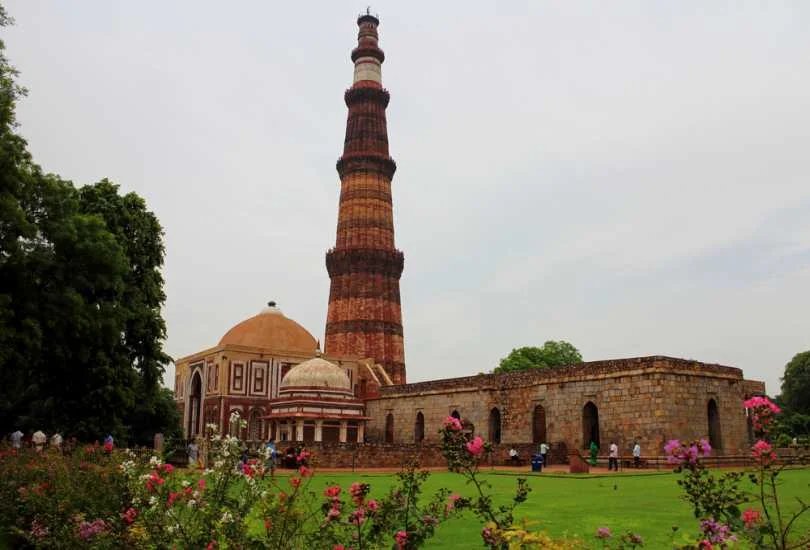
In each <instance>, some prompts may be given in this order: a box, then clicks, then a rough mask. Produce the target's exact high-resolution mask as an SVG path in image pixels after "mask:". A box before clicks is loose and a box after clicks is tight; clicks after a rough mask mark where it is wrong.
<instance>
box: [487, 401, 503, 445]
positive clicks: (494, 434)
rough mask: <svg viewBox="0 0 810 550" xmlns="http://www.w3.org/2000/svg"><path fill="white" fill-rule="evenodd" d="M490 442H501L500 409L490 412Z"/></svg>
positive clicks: (496, 408) (495, 408)
mask: <svg viewBox="0 0 810 550" xmlns="http://www.w3.org/2000/svg"><path fill="white" fill-rule="evenodd" d="M489 440H490V441H491V442H492V443H500V442H501V411H499V410H498V407H494V408H493V409H492V410H491V411H489Z"/></svg>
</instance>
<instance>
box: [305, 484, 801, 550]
mask: <svg viewBox="0 0 810 550" xmlns="http://www.w3.org/2000/svg"><path fill="white" fill-rule="evenodd" d="M482 477H483V479H486V480H487V481H488V482H489V483H490V484H491V485H492V492H493V495H494V498H495V504H496V505H497V504H502V503H506V502H508V501H509V499H510V498H511V496H512V495H513V494H514V487H515V483H516V478H517V475H516V474H511V473H499V472H494V473H485V474H483V476H482ZM678 477H679V476H678V475H676V474H671V473H663V474H660V473H641V474H613V475H604V476H571V475H556V476H555V475H553V474H552V475H549V474H542V475H531V474H528V479H529V486H530V487H531V489H532V492H531V493H530V494H529V499H528V501H527V502H525V503H523V504H522V505H520V506H519V507H518V509H517V514H516V518H523V517H525V518H527V519H528V520H530V521H533V522H537V523H536V525H535V527H536V528H538V529H541V528H542V529H545V530H547V531H548V532H549V533H550V534H552V535H555V536H563V535H567V536H579V537H581V538H583V539H585V540H588V541H590V540H593V534H594V532H595V531H596V529H597V527H602V526H607V527H610V528H611V530H612V531H613V532H614V533H622V532H625V531H628V530H629V531H633V532H636V533H639V534H641V535H642V536H643V537H644V540H645V543H646V544H645V546H646V547H647V548H671V547H672V537H673V530H672V526H673V525H676V526H679V527H680V530H679V532H678V533H677V534H676V535H675V537H676V539H675V540H676V541H680V540H681V537H682V536H683V535H684V534H689V535H696V534H697V522H696V520H695V518H694V517H693V515H692V510H691V507H690V506H689V504H688V503H687V502H685V501H684V500H683V499H681V498H680V496H681V494H682V491H681V489H680V487H679V486H678V485H677V483H676V481H677V479H678ZM780 479H781V480H782V482H781V483H782V485H781V487H780V502H781V504H782V510H783V513H790V512H791V511H792V510H795V509H796V506H797V504H796V497H806V496H807V495H810V470H808V469H804V470H788V471H785V472H783V474H782V476H780ZM353 481H360V482H364V483H369V484H370V485H371V487H372V496H380V495H382V494H384V493H385V492H387V491H388V489H389V488H390V487H391V486H392V485H393V484H394V482H395V478H394V476H393V475H390V474H376V473H374V474H372V473H368V474H364V473H362V472H357V473H324V474H317V475H316V476H315V478H314V479H313V481H312V485H311V486H310V489H311V490H314V491H316V492H317V493H320V492H322V491H323V488H324V487H325V486H326V485H330V484H339V485H340V486H342V487H344V488H348V485H350V484H351V482H353ZM744 483H745V487H746V488H753V485H751V484H750V483H749V482H747V481H745V482H744ZM441 487H447V488H448V489H450V490H451V491H453V492H455V493H458V494H460V495H464V496H466V495H472V494H473V491H474V488H473V487H471V486H467V485H465V483H464V480H463V479H462V478H461V476H459V475H455V474H450V473H446V472H442V473H434V474H432V475H431V476H430V478H429V479H428V481H427V483H426V484H425V486H424V493H423V494H432V493H433V492H434V491H436V490H437V489H439V488H441ZM755 507H757V508H758V507H759V506H755ZM481 527H482V525H481V523H480V522H479V521H478V520H477V519H476V518H475V517H473V516H472V514H471V513H467V514H465V515H464V516H462V517H459V518H455V519H453V520H450V521H448V522H446V523H444V524H442V525H441V526H440V527H439V529H438V530H437V532H436V536H435V537H434V538H433V539H432V540H431V541H430V543H429V544H428V545H427V547H428V548H478V547H480V546H481V538H480V532H481ZM799 527H800V528H801V530H800V531H799V532H803V531H806V530H808V529H810V517H804V518H803V521H802V522H801V525H800V526H799ZM802 530H803V531H802Z"/></svg>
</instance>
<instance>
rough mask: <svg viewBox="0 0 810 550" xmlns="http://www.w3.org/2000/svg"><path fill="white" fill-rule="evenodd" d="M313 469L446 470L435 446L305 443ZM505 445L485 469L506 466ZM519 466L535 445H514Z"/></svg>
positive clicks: (559, 460)
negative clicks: (416, 466)
mask: <svg viewBox="0 0 810 550" xmlns="http://www.w3.org/2000/svg"><path fill="white" fill-rule="evenodd" d="M286 444H287V442H279V447H278V449H279V452H280V453H282V454H283V453H284V450H285V445H286ZM306 448H307V450H308V451H310V452H311V453H312V456H313V463H312V464H313V465H314V466H315V467H317V468H352V467H354V468H358V469H359V468H403V467H405V466H406V465H408V463H410V462H411V461H413V460H414V459H416V460H418V462H419V465H420V466H421V467H424V468H432V467H446V466H447V462H446V461H445V460H444V457H443V456H442V452H441V445H440V444H438V443H424V444H422V445H416V444H407V443H393V444H387V443H308V444H307V446H306ZM509 448H510V446H509V445H505V444H502V445H494V446H493V450H492V453H491V454H490V456H489V457H488V460H487V461H486V462H485V464H486V465H495V466H502V465H506V464H508V463H509ZM515 449H516V450H517V451H518V453H519V456H520V458H521V459H522V460H523V465H524V466H526V467H527V468H528V466H529V459H530V458H531V455H532V454H534V453H536V452H537V445H534V444H522V445H516V446H515ZM567 460H568V457H567V456H566V455H564V454H562V455H557V454H553V455H552V457H551V460H550V462H551V463H552V464H563V463H566V462H567Z"/></svg>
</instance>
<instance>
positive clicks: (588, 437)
mask: <svg viewBox="0 0 810 550" xmlns="http://www.w3.org/2000/svg"><path fill="white" fill-rule="evenodd" d="M357 25H358V26H359V28H360V32H359V34H358V40H357V47H356V48H354V50H352V55H351V59H352V61H353V62H354V79H353V83H352V86H351V88H349V89H348V90H347V91H346V93H345V95H344V99H345V102H346V106H347V107H348V109H349V115H348V121H347V123H346V138H345V141H344V145H343V155H342V156H341V157H340V159H339V160H338V162H337V171H338V174H339V176H340V185H341V190H340V205H339V208H338V222H337V237H336V239H335V246H334V248H332V249H331V250H329V251H328V252H327V253H326V268H327V271H328V273H329V278H330V282H331V287H330V292H329V306H328V313H327V320H326V341H325V349H324V354H323V355H321V353H320V351H317V349H316V348H317V347H318V343H317V340H316V339H315V337H314V336H312V334H311V333H310V332H309V331H308V330H307V329H305V328H304V327H302V326H301V325H299V324H298V323H296V322H295V321H294V320H292V319H290V318H288V317H286V316H285V315H284V314H283V313H282V311H281V309H279V308H278V307H277V306H276V303H275V302H270V303H268V305H267V307H265V308H263V309H262V310H261V311H260V312H259V313H258V314H257V315H255V316H253V317H250V318H248V319H246V320H244V321H242V322H240V323H238V324H237V325H235V326H234V327H232V328H231V329H230V330H228V331H227V332H226V333H225V334H224V336H223V337H222V338H221V339H220V341H219V343H218V344H217V345H215V346H213V347H210V348H207V349H204V350H202V351H199V352H197V353H194V354H192V355H189V356H186V357H182V358H179V359H177V361H176V377H175V398H176V401H177V406H178V408H179V409H180V411H181V413H182V415H183V429H184V431H185V433H186V436H187V437H195V436H197V435H199V434H201V433H203V430H204V426H205V424H206V423H213V424H216V425H218V426H219V428H220V429H221V430H222V431H225V432H230V433H231V434H232V435H235V436H238V437H240V438H243V439H246V440H249V441H251V442H252V443H251V444H253V445H256V444H258V443H259V442H261V441H263V440H267V439H271V438H272V439H276V440H278V441H280V442H285V441H288V442H290V443H289V444H288V445H293V444H294V443H293V442H305V443H306V444H307V445H308V446H310V449H312V450H313V451H315V453H316V455H315V456H316V457H317V459H318V461H319V463H320V465H322V466H338V467H346V466H358V467H363V466H389V467H390V466H392V467H400V466H401V465H402V464H405V463H406V462H408V461H409V460H411V459H412V457H414V456H418V457H419V460H420V461H421V464H422V465H423V466H437V465H442V463H443V459H442V458H441V452H440V449H439V441H438V437H439V436H438V431H439V428H440V427H441V426H442V424H443V422H444V419H445V418H446V417H447V416H451V415H452V416H456V417H460V418H463V419H464V426H465V430H467V431H468V432H469V433H471V434H472V433H475V434H479V435H481V436H482V437H484V438H485V439H487V440H488V441H490V442H491V443H492V444H493V449H494V453H493V455H492V457H493V459H492V460H493V462H495V463H498V462H505V461H506V459H507V455H506V450H507V449H509V448H510V447H515V448H517V449H518V450H519V451H520V453H521V454H522V455H524V456H525V455H527V454H531V453H532V452H534V451H535V450H536V448H537V445H538V444H539V443H540V442H544V441H545V442H547V443H549V444H550V445H551V448H552V458H553V460H554V461H567V460H568V456H569V453H571V452H572V451H574V450H576V449H584V448H587V446H588V445H589V443H590V442H591V441H593V442H595V443H597V444H598V445H601V446H602V448H603V449H604V448H605V447H606V446H607V445H608V444H609V443H610V442H611V441H615V442H616V443H617V444H618V445H619V448H620V449H621V450H622V453H628V452H629V449H630V448H631V447H632V445H633V442H634V441H638V442H639V443H640V444H641V447H642V450H643V451H642V452H643V454H644V455H658V454H660V453H661V452H662V451H663V445H664V443H665V442H666V441H667V440H669V439H675V438H680V439H687V440H688V439H697V438H700V437H706V438H708V439H709V440H710V443H711V445H712V448H713V449H714V451H713V452H714V453H716V454H718V455H722V454H729V453H737V452H740V451H742V450H743V449H745V448H746V446H747V444H748V441H749V438H750V437H751V431H750V424H749V423H748V421H747V411H746V410H745V409H744V408H743V400H744V399H746V398H748V397H750V396H751V395H754V394H761V393H764V391H765V386H764V384H763V383H762V382H757V381H753V380H745V379H744V377H743V373H742V371H741V370H740V369H738V368H734V367H726V366H722V365H715V364H706V363H701V362H699V361H694V360H685V359H676V358H672V357H663V356H651V357H634V358H629V359H615V360H606V361H591V362H587V363H581V364H577V365H569V366H565V367H558V368H553V369H543V370H533V371H527V372H516V373H505V374H479V375H476V376H468V377H462V378H451V379H444V380H433V381H427V382H417V383H411V384H408V383H406V376H405V351H404V338H403V331H402V311H401V306H400V292H399V280H400V277H401V275H402V270H403V265H404V257H403V254H402V252H400V251H399V250H397V249H396V247H395V244H394V220H393V208H392V199H391V180H392V178H393V176H394V172H395V170H396V165H395V164H394V161H393V159H392V158H391V156H390V154H389V151H388V130H387V125H386V119H385V110H386V108H387V106H388V100H389V95H388V92H387V91H386V90H385V89H383V87H382V78H381V66H382V63H383V61H384V59H385V56H384V55H383V52H382V50H381V49H380V48H379V45H378V34H377V27H378V26H379V20H378V19H377V17H375V16H373V15H371V14H370V13H366V14H363V15H361V16H360V17H359V18H358V19H357ZM494 366H495V365H483V368H492V367H494ZM430 367H431V368H432V369H435V371H438V372H441V367H442V365H441V364H436V365H430ZM481 368H482V366H481V365H475V366H472V365H471V366H470V370H471V371H478V370H480V369H481ZM233 419H245V420H247V426H246V427H243V426H242V425H241V422H236V421H235V420H233ZM575 462H576V460H575Z"/></svg>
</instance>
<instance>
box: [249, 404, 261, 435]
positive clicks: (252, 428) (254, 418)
mask: <svg viewBox="0 0 810 550" xmlns="http://www.w3.org/2000/svg"><path fill="white" fill-rule="evenodd" d="M247 438H248V439H249V440H251V441H258V440H260V439H261V438H262V419H261V411H260V410H259V409H253V410H252V411H250V418H249V419H248V437H247Z"/></svg>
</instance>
